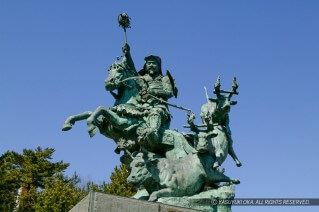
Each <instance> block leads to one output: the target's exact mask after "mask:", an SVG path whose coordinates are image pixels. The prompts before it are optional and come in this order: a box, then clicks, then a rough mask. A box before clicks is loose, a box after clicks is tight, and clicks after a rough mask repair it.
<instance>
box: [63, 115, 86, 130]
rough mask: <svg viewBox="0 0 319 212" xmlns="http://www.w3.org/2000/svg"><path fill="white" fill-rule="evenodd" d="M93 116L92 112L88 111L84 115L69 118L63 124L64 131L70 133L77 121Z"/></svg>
mask: <svg viewBox="0 0 319 212" xmlns="http://www.w3.org/2000/svg"><path fill="white" fill-rule="evenodd" d="M91 114H92V112H91V111H87V112H84V113H80V114H76V115H73V116H69V117H68V118H67V119H66V120H65V122H64V124H63V127H62V131H68V130H70V129H72V125H74V124H75V122H76V121H81V120H84V119H87V118H88V117H90V115H91Z"/></svg>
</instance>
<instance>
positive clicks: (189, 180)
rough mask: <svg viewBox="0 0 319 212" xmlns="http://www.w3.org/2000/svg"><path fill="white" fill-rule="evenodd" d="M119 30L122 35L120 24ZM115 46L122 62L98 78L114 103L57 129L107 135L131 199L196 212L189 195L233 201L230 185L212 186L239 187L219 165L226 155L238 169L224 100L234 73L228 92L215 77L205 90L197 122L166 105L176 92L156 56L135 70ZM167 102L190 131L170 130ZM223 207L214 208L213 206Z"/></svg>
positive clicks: (126, 50)
mask: <svg viewBox="0 0 319 212" xmlns="http://www.w3.org/2000/svg"><path fill="white" fill-rule="evenodd" d="M122 19H123V17H122ZM122 19H121V21H122V22H123V20H122ZM126 25H127V24H126ZM126 25H125V26H126ZM123 28H124V29H125V33H126V27H123ZM125 40H126V34H125ZM122 51H123V59H122V60H121V61H117V62H114V63H113V64H112V65H111V66H110V68H109V71H108V76H107V78H106V80H105V88H106V90H107V91H109V92H110V93H111V95H112V96H113V97H114V99H115V103H114V105H113V106H111V107H104V106H100V107H98V108H97V109H96V110H95V111H87V112H84V113H80V114H77V115H73V116H70V117H69V118H67V120H66V121H65V122H64V124H63V128H62V130H63V131H67V130H70V129H72V126H73V125H74V124H75V122H77V121H80V120H86V121H87V125H88V133H89V135H90V136H91V137H93V136H94V135H95V134H96V132H97V131H99V132H100V133H101V134H103V135H105V136H106V137H108V138H111V139H112V140H114V141H115V143H116V144H117V148H116V149H115V150H114V151H115V153H117V154H120V153H121V152H124V154H123V155H122V156H121V162H122V163H125V164H126V165H128V167H130V173H131V174H130V176H129V177H128V179H127V180H128V182H129V183H131V184H132V185H134V186H135V187H136V188H137V189H138V192H137V193H136V195H135V196H134V198H137V199H147V200H149V201H157V200H158V199H160V201H161V202H165V203H168V204H173V205H174V204H175V205H179V206H185V207H189V208H194V209H202V210H206V209H207V205H206V206H200V201H193V200H194V199H205V198H206V199H207V198H210V196H214V195H215V196H218V197H221V196H223V194H227V195H226V197H227V198H234V189H233V186H224V187H220V185H219V183H220V182H227V183H230V184H239V180H237V179H234V178H230V177H228V176H226V175H225V174H224V169H223V170H222V169H220V166H221V165H222V163H223V162H224V161H225V159H226V157H227V155H228V154H229V155H230V156H231V157H232V158H233V160H234V161H235V164H236V165H237V166H238V167H239V166H241V162H240V161H239V159H238V158H237V156H236V154H235V151H234V149H233V145H232V144H233V140H232V137H231V131H230V127H229V112H230V108H231V106H232V105H235V104H236V103H237V102H236V101H231V98H232V97H233V95H237V94H238V92H237V89H238V83H237V81H236V78H234V79H233V84H232V89H231V90H229V91H226V90H222V89H221V88H220V87H221V83H220V78H219V77H218V78H217V81H216V83H215V85H214V92H213V93H214V94H215V95H216V98H210V97H209V96H208V94H207V91H206V97H207V103H206V104H204V105H203V106H202V108H201V114H200V117H201V121H202V123H201V124H198V125H197V124H195V123H194V121H195V114H194V113H192V112H191V111H190V110H189V109H187V108H185V107H181V106H177V105H174V104H171V103H169V99H170V98H172V97H175V98H176V97H177V94H178V89H177V86H176V84H175V80H174V78H173V77H172V75H171V73H170V72H169V71H167V72H166V74H165V75H164V74H163V72H162V61H161V58H160V57H158V56H154V55H150V56H147V57H145V63H144V65H143V67H142V69H141V70H140V71H137V70H136V68H135V65H134V62H133V60H132V57H131V53H130V47H129V45H128V44H127V43H126V42H125V44H124V46H123V48H122ZM169 106H172V107H176V108H179V109H182V110H185V111H187V116H186V120H187V123H188V125H185V127H186V128H189V129H190V130H191V132H188V133H180V132H177V131H175V130H170V122H171V114H170V111H169ZM226 190H227V192H226ZM212 194H214V195H212ZM185 196H187V198H186V197H185ZM224 196H225V195H224ZM214 207H215V206H214ZM215 209H216V207H215ZM215 209H214V210H215ZM227 210H228V209H227ZM227 210H226V209H225V210H223V209H222V206H220V209H218V211H227ZM229 210H230V209H229Z"/></svg>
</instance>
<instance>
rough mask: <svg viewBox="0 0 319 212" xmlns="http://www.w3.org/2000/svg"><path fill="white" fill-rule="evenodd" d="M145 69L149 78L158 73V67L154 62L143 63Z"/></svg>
mask: <svg viewBox="0 0 319 212" xmlns="http://www.w3.org/2000/svg"><path fill="white" fill-rule="evenodd" d="M145 69H146V71H147V73H148V74H149V75H151V76H157V75H158V74H159V73H160V65H159V64H158V62H157V61H155V60H148V61H146V63H145Z"/></svg>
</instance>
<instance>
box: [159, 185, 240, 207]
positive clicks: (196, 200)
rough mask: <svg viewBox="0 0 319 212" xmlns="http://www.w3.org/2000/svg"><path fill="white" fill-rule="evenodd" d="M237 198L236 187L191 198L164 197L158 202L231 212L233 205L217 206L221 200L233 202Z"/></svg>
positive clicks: (216, 190) (219, 189)
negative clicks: (217, 202)
mask: <svg viewBox="0 0 319 212" xmlns="http://www.w3.org/2000/svg"><path fill="white" fill-rule="evenodd" d="M234 198H235V187H234V186H232V185H231V186H222V187H220V188H218V189H214V190H209V191H204V192H201V193H200V194H197V195H194V196H190V197H163V198H160V199H159V200H158V202H161V203H164V204H168V205H174V206H180V207H185V208H191V209H196V210H200V211H210V212H231V205H217V204H215V203H216V201H218V200H219V199H229V200H233V199H234Z"/></svg>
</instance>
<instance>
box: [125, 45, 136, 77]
mask: <svg viewBox="0 0 319 212" xmlns="http://www.w3.org/2000/svg"><path fill="white" fill-rule="evenodd" d="M122 51H123V53H124V58H123V62H124V63H126V64H127V65H128V67H129V68H130V69H131V70H132V71H134V72H136V69H135V65H134V62H133V59H132V56H131V52H130V46H129V45H128V44H127V43H126V44H124V46H123V48H122ZM136 73H137V72H136Z"/></svg>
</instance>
